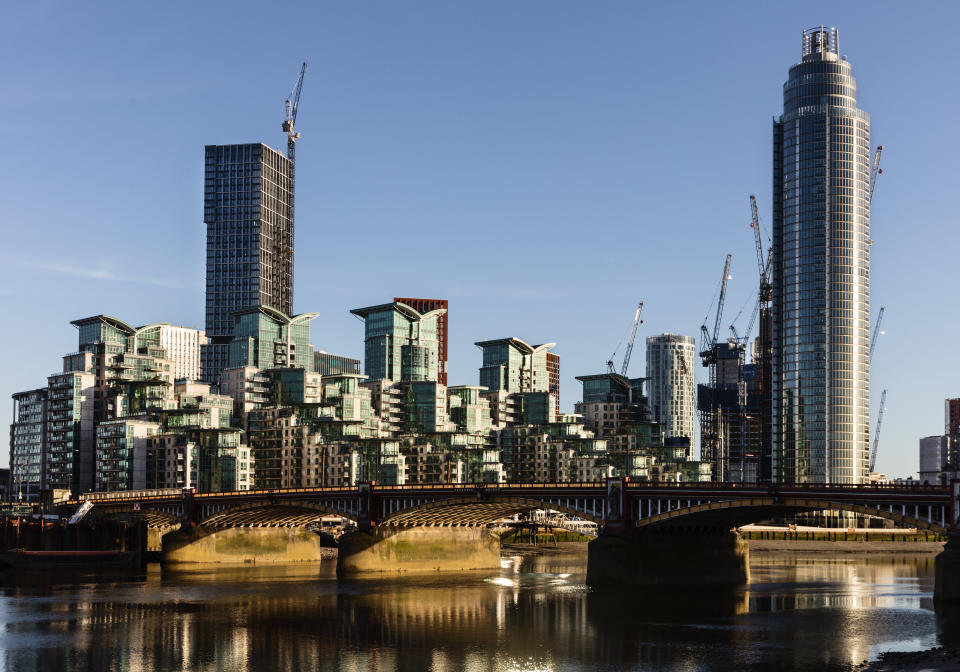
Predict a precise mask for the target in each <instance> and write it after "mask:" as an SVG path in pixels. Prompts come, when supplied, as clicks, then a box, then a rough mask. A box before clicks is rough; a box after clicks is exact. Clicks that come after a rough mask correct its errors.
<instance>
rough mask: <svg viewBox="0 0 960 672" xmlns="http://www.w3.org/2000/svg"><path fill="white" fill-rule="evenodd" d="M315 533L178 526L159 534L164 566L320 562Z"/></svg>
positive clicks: (319, 545) (321, 551)
mask: <svg viewBox="0 0 960 672" xmlns="http://www.w3.org/2000/svg"><path fill="white" fill-rule="evenodd" d="M325 550H326V549H324V547H323V540H322V539H321V538H320V536H319V535H317V534H315V533H314V532H310V531H308V530H304V529H302V528H287V527H231V528H225V529H209V528H204V527H200V526H198V527H187V528H181V529H179V530H177V531H175V532H170V533H169V534H167V535H165V536H164V537H163V552H162V561H163V563H164V564H167V565H195V564H214V565H248V564H279V563H292V562H320V561H321V559H322V558H323V556H324V555H327V556H328V557H329V553H325Z"/></svg>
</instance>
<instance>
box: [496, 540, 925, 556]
mask: <svg viewBox="0 0 960 672" xmlns="http://www.w3.org/2000/svg"><path fill="white" fill-rule="evenodd" d="M747 545H748V546H749V548H750V552H751V553H785V552H786V553H796V552H803V553H834V554H838V555H845V554H855V555H862V554H864V553H885V554H886V553H910V554H922V553H930V554H937V553H939V552H940V551H942V550H943V542H942V541H823V540H811V541H807V540H806V539H797V540H793V539H752V540H750V541H749V542H748V543H747ZM500 551H501V553H507V554H508V555H510V554H512V555H547V554H553V553H586V552H587V542H581V541H561V542H558V543H557V544H556V545H554V544H536V545H534V544H529V543H522V544H517V543H505V544H502V545H501V546H500Z"/></svg>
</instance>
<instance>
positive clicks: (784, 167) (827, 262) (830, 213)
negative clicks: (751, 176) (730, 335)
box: [772, 27, 871, 483]
mask: <svg viewBox="0 0 960 672" xmlns="http://www.w3.org/2000/svg"><path fill="white" fill-rule="evenodd" d="M773 159H774V160H773V367H772V370H773V381H772V382H773V385H772V391H773V402H772V425H773V427H772V432H773V448H774V450H773V479H774V480H775V481H781V482H799V483H863V482H866V481H867V479H868V472H869V462H870V455H869V447H870V446H869V411H870V244H871V240H870V118H869V115H867V113H866V112H864V111H863V110H861V109H859V108H858V107H857V83H856V80H855V79H854V77H853V75H852V74H851V66H850V63H849V62H848V61H847V60H846V58H841V57H840V49H839V41H838V34H837V31H836V29H834V28H823V27H819V28H813V29H810V30H805V31H803V43H802V59H801V61H800V62H799V63H797V64H795V65H794V66H793V67H791V68H790V74H789V78H788V80H787V82H786V84H784V87H783V115H782V116H781V117H780V118H778V119H775V120H774V124H773Z"/></svg>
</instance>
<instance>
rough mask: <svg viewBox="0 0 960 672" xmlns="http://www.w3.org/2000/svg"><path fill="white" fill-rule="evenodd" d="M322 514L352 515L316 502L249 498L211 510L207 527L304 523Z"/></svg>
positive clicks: (292, 525) (270, 525)
mask: <svg viewBox="0 0 960 672" xmlns="http://www.w3.org/2000/svg"><path fill="white" fill-rule="evenodd" d="M323 516H340V517H342V518H349V519H351V520H352V519H353V518H354V516H352V515H351V514H349V513H347V512H345V511H340V510H338V509H335V508H334V507H332V506H327V505H325V504H317V503H315V502H289V503H286V502H284V503H278V502H247V503H245V504H238V505H236V506H231V507H229V508H227V509H223V510H221V511H217V512H215V513H212V514H210V515H209V516H207V517H206V518H204V519H202V520H201V521H200V525H203V526H205V527H301V526H303V525H307V524H308V523H312V522H315V521H317V520H320V518H322V517H323Z"/></svg>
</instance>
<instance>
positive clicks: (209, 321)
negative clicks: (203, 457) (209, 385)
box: [203, 143, 293, 382]
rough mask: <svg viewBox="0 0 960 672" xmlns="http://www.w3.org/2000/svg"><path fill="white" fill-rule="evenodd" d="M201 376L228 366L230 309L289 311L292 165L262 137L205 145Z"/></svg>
mask: <svg viewBox="0 0 960 672" xmlns="http://www.w3.org/2000/svg"><path fill="white" fill-rule="evenodd" d="M203 213H204V214H203V220H204V222H205V223H206V225H207V288H206V333H207V336H209V337H210V338H211V343H210V344H209V345H208V346H207V347H206V348H205V350H204V355H203V366H204V373H203V377H204V380H206V381H208V382H215V379H216V376H217V375H218V374H219V372H220V371H221V370H222V369H223V368H225V367H226V360H227V357H228V355H227V345H226V344H227V343H229V341H230V337H231V335H232V334H233V326H234V323H233V313H234V312H235V311H238V310H243V309H245V308H250V307H253V306H266V307H268V308H273V309H274V310H278V311H280V312H282V313H284V314H285V315H290V314H291V313H292V312H293V164H292V163H291V162H290V160H289V159H287V157H285V156H284V155H283V154H281V153H280V152H278V151H276V150H274V149H271V148H270V147H267V146H266V145H263V144H261V143H255V144H248V145H209V146H207V147H206V157H205V170H204V207H203Z"/></svg>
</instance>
